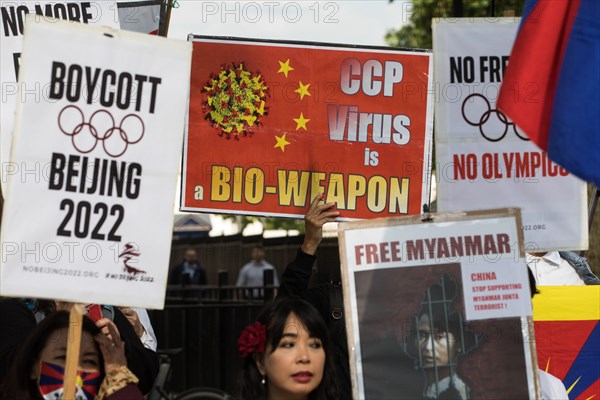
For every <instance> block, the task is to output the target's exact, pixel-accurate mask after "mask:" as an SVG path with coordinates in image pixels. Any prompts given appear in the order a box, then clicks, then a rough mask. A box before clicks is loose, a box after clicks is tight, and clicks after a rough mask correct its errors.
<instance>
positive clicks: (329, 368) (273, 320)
mask: <svg viewBox="0 0 600 400" xmlns="http://www.w3.org/2000/svg"><path fill="white" fill-rule="evenodd" d="M291 313H294V314H295V315H296V317H297V318H298V320H299V321H300V322H302V323H303V324H304V326H306V329H307V330H308V332H309V333H310V336H311V337H314V338H317V339H319V340H320V341H321V343H322V345H323V350H324V351H325V366H324V369H323V379H322V380H321V383H320V384H319V386H317V388H316V389H315V390H313V391H312V392H311V393H310V394H309V396H308V398H309V400H337V399H338V391H337V383H336V382H337V381H336V379H335V367H334V363H333V347H332V343H331V341H330V338H329V331H328V330H327V325H326V324H325V321H323V317H321V314H319V312H318V311H317V309H316V308H314V307H313V306H312V305H311V304H310V303H308V302H306V301H304V300H302V299H297V298H283V299H277V300H275V301H274V302H272V303H270V304H268V305H267V306H266V307H265V308H264V309H263V310H262V311H261V313H260V314H259V316H258V318H257V321H258V322H260V323H262V324H264V325H265V326H266V330H267V341H266V343H265V351H266V350H267V347H268V344H271V352H273V351H275V349H277V345H278V344H279V342H280V340H281V338H282V337H283V333H284V330H285V322H286V321H287V319H288V317H289V316H290V314H291ZM256 356H257V357H264V353H262V354H258V355H253V354H250V355H248V356H246V357H245V358H244V364H243V368H242V373H241V376H240V384H239V390H238V391H239V399H240V400H261V399H265V398H266V394H267V393H266V385H263V384H262V383H261V380H262V376H261V374H260V372H259V371H258V368H257V367H256V361H255V360H256V359H255V357H256Z"/></svg>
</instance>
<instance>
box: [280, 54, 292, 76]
mask: <svg viewBox="0 0 600 400" xmlns="http://www.w3.org/2000/svg"><path fill="white" fill-rule="evenodd" d="M293 70H294V68H292V67H291V66H290V59H289V58H288V59H287V61H286V62H283V61H279V71H277V73H280V72H283V74H284V75H285V77H286V78H287V77H288V73H289V72H290V71H293Z"/></svg>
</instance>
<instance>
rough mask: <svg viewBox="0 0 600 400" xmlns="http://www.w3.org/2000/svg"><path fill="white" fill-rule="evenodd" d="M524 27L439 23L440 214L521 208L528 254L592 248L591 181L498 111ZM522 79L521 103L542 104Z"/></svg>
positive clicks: (511, 22)
mask: <svg viewBox="0 0 600 400" xmlns="http://www.w3.org/2000/svg"><path fill="white" fill-rule="evenodd" d="M518 25H519V20H518V19H515V18H495V19H493V20H490V19H477V18H475V19H472V18H470V19H458V20H457V19H454V20H452V21H448V20H442V21H435V20H434V24H433V50H434V64H435V65H434V70H435V77H436V78H435V79H436V93H437V99H436V109H435V132H436V138H435V139H436V155H437V179H438V182H437V184H438V186H437V203H438V204H437V207H438V208H437V211H439V212H452V211H461V210H479V209H490V208H501V207H519V208H521V212H522V217H523V233H524V237H525V248H526V251H528V252H535V251H548V250H576V249H587V248H588V230H587V205H586V196H587V194H586V186H585V183H584V182H583V181H582V180H580V179H578V178H576V177H575V176H573V175H571V174H569V173H568V172H567V171H566V170H565V169H564V168H561V167H559V166H558V165H556V164H554V163H552V162H551V161H550V159H549V158H548V157H547V155H546V153H545V152H543V151H541V150H540V149H539V148H538V147H536V146H535V144H533V143H532V142H531V141H529V139H528V138H527V136H526V135H525V134H524V133H523V132H521V131H520V130H519V129H518V128H517V127H516V125H514V124H513V123H512V121H511V120H510V119H508V118H507V117H506V116H505V115H504V114H502V113H501V112H500V111H498V110H497V109H496V100H497V98H498V94H499V90H500V85H501V82H502V76H503V73H504V69H505V67H506V65H507V63H508V61H509V56H510V52H511V48H512V44H513V41H514V38H515V36H516V32H517V29H518ZM473 38H477V40H473ZM522 84H523V85H529V86H527V87H528V90H529V92H528V93H530V98H524V99H522V101H535V96H536V89H535V87H534V86H533V85H531V84H528V83H527V82H523V83H522Z"/></svg>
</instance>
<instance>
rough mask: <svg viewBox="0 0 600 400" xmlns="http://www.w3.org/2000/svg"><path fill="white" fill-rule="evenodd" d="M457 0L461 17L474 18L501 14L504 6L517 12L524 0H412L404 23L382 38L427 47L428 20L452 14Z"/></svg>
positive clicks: (414, 46) (429, 28)
mask: <svg viewBox="0 0 600 400" xmlns="http://www.w3.org/2000/svg"><path fill="white" fill-rule="evenodd" d="M392 1H393V0H392ZM459 2H462V10H463V17H465V18H478V17H492V16H496V17H498V16H502V15H504V12H505V11H508V10H513V11H514V12H515V15H521V12H522V10H523V4H524V2H525V0H496V1H492V0H462V1H460V0H413V1H412V9H411V8H409V10H410V11H412V14H411V16H410V19H409V21H408V23H406V24H405V25H404V26H402V27H401V28H400V29H392V30H390V31H388V32H387V33H386V35H385V41H386V42H387V44H389V45H390V46H394V47H408V48H422V49H431V48H432V43H431V23H432V20H433V19H435V18H440V19H442V18H452V17H454V15H453V9H454V8H453V7H454V6H455V3H459ZM492 4H493V5H494V13H493V14H492V7H491V6H492Z"/></svg>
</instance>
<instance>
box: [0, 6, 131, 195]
mask: <svg viewBox="0 0 600 400" xmlns="http://www.w3.org/2000/svg"><path fill="white" fill-rule="evenodd" d="M0 13H1V19H0V24H1V25H0V55H1V57H0V67H1V69H0V82H1V84H2V113H1V114H0V185H1V187H2V194H3V196H4V197H6V196H7V191H8V188H7V183H8V176H10V175H22V174H27V173H30V174H31V173H32V171H27V170H26V169H25V166H24V165H19V164H17V163H14V162H11V161H13V160H11V159H10V154H11V153H10V150H11V142H12V137H13V123H14V113H15V109H16V105H17V102H22V101H26V98H35V99H36V101H49V100H50V98H49V96H48V90H49V88H48V87H43V86H41V85H40V84H39V82H31V83H30V86H24V87H21V88H19V87H18V85H17V81H18V77H19V65H20V64H21V50H22V47H23V30H24V27H25V16H26V15H28V14H34V15H36V16H37V18H38V19H39V20H42V19H45V18H46V17H48V18H49V19H51V18H60V19H64V20H68V21H74V22H82V23H86V24H99V25H105V26H110V27H114V28H118V27H119V19H118V16H117V7H116V3H115V2H114V1H81V0H73V1H58V2H57V1H52V2H51V1H5V0H0ZM22 85H24V83H22ZM38 172H39V171H38Z"/></svg>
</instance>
